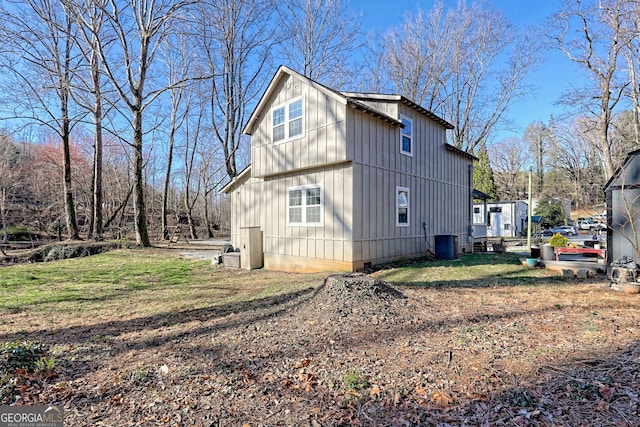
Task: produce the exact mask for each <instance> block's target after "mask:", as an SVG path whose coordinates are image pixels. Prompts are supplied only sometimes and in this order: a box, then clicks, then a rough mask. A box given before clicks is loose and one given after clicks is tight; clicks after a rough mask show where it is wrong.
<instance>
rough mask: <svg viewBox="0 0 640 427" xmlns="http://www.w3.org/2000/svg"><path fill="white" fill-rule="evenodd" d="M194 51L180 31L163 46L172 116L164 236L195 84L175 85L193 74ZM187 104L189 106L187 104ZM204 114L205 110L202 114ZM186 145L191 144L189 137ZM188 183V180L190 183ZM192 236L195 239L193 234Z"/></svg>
mask: <svg viewBox="0 0 640 427" xmlns="http://www.w3.org/2000/svg"><path fill="white" fill-rule="evenodd" d="M193 53H194V51H193V49H192V47H191V45H190V40H189V38H187V37H186V33H182V34H177V35H176V36H175V37H172V38H170V39H168V40H167V41H166V42H165V48H164V49H163V57H164V61H165V63H166V65H167V76H168V82H167V83H168V85H169V87H170V88H171V89H170V90H169V95H170V99H171V117H170V119H169V145H168V147H167V157H166V168H165V176H164V183H163V188H162V212H161V217H162V218H161V220H162V230H163V231H162V233H163V237H164V238H165V239H168V238H169V230H168V225H169V224H168V217H169V190H170V187H171V175H172V167H173V155H174V150H175V145H176V137H177V133H178V131H179V130H180V128H181V127H182V125H183V124H184V123H185V120H186V118H187V115H188V114H189V110H190V106H189V105H188V102H189V99H186V98H190V97H191V96H192V95H191V93H190V92H189V91H193V90H194V88H193V87H186V86H185V85H179V84H176V83H178V82H181V81H185V80H186V79H188V78H189V77H190V76H191V75H192V74H191V73H192V64H195V63H196V62H197V59H196V58H195V57H194V55H193ZM185 103H187V105H185ZM200 114H202V112H201V113H200ZM185 143H186V144H188V143H189V141H188V140H187V141H186V142H185ZM187 185H188V183H187ZM191 237H192V238H195V237H194V236H193V235H192V236H191Z"/></svg>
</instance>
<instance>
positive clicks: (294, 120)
mask: <svg viewBox="0 0 640 427" xmlns="http://www.w3.org/2000/svg"><path fill="white" fill-rule="evenodd" d="M272 119H273V129H272V133H271V135H272V136H271V141H272V142H283V141H286V140H288V139H291V138H295V137H297V136H301V135H302V134H303V132H304V98H297V99H294V100H293V101H291V102H288V103H286V104H284V105H281V106H279V107H276V108H274V109H273V110H272Z"/></svg>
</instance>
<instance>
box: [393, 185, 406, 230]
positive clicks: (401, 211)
mask: <svg viewBox="0 0 640 427" xmlns="http://www.w3.org/2000/svg"><path fill="white" fill-rule="evenodd" d="M396 226H398V227H408V226H409V189H408V188H406V187H396Z"/></svg>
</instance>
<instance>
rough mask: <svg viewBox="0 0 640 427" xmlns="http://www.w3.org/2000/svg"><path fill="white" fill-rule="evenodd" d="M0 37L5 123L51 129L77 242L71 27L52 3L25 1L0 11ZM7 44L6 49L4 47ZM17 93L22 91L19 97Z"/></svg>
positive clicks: (73, 32) (68, 222)
mask: <svg viewBox="0 0 640 427" xmlns="http://www.w3.org/2000/svg"><path fill="white" fill-rule="evenodd" d="M0 20H1V21H2V22H3V25H2V31H3V34H2V38H4V39H5V42H6V43H7V52H8V55H9V57H7V58H5V59H6V60H5V61H2V63H1V64H0V69H1V70H2V72H3V73H5V74H6V75H7V76H10V77H11V78H12V79H10V80H9V81H5V83H8V84H10V85H11V89H10V90H8V91H7V92H8V93H10V94H11V95H10V98H11V100H10V101H7V100H6V99H5V100H3V101H4V102H7V103H8V105H9V106H10V107H9V108H7V109H5V111H11V112H10V113H9V114H8V115H6V116H5V117H4V118H5V119H18V120H21V121H27V122H28V123H29V124H34V123H37V124H39V125H43V126H46V127H48V128H49V129H51V130H53V131H55V133H56V134H57V135H58V137H59V138H60V141H61V146H62V153H63V166H62V169H63V171H62V176H63V179H62V181H63V193H64V196H63V197H64V210H65V220H66V226H67V233H68V237H69V239H78V238H79V234H78V225H77V219H76V208H75V202H74V189H73V185H72V179H71V168H72V165H71V154H70V138H71V130H72V128H73V126H74V124H75V123H77V117H74V116H73V113H72V111H71V108H72V102H71V89H72V80H73V79H74V75H75V73H76V72H77V70H78V59H77V52H75V51H74V47H75V37H76V28H75V25H74V22H73V20H72V19H71V17H70V16H69V15H68V14H67V13H66V12H65V10H64V8H63V7H62V5H61V4H60V3H59V2H58V1H57V0H24V1H21V2H15V3H13V4H12V7H11V9H2V10H0ZM9 46H10V47H9ZM20 92H21V93H20Z"/></svg>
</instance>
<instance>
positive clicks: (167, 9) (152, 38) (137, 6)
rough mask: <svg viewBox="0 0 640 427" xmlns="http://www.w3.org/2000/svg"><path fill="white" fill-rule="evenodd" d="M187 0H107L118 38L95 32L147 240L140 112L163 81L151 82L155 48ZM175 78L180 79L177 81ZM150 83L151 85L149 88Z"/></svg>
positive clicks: (139, 226)
mask: <svg viewBox="0 0 640 427" xmlns="http://www.w3.org/2000/svg"><path fill="white" fill-rule="evenodd" d="M191 3H193V2H192V1H191V0H179V1H171V0H160V1H153V0H131V1H129V2H127V3H123V2H120V1H118V0H108V2H107V4H106V7H105V8H104V9H103V12H104V14H105V18H106V19H105V27H107V28H108V31H109V32H110V33H111V34H112V35H113V37H115V39H116V40H117V42H118V43H117V49H116V48H114V49H109V48H108V46H107V43H108V41H109V37H105V36H104V35H103V34H100V35H99V37H98V40H97V41H98V43H97V45H98V50H99V52H100V58H101V60H102V62H103V65H104V69H105V72H106V75H107V76H108V77H109V79H110V81H111V82H112V84H113V85H114V87H115V89H116V91H117V93H118V94H119V96H120V98H121V100H122V101H123V103H124V104H125V105H126V108H127V109H128V110H129V112H130V114H131V116H132V117H131V126H132V133H133V135H132V141H131V143H130V146H131V148H132V150H133V176H134V185H133V206H134V225H135V231H136V241H137V243H138V244H139V245H141V246H150V245H151V243H150V241H149V232H148V228H147V217H146V207H145V199H144V132H145V127H144V120H143V119H144V113H145V111H146V110H147V109H148V107H149V106H150V105H151V104H152V103H153V101H155V100H156V99H157V97H158V96H160V95H161V94H162V93H163V92H165V91H166V90H167V89H168V87H167V86H162V85H157V86H155V87H153V86H152V83H153V81H152V79H151V77H152V76H151V74H150V73H151V72H152V71H153V66H154V64H155V62H156V53H157V50H158V48H159V47H160V46H161V44H162V42H163V41H164V40H165V39H166V38H167V37H168V35H169V34H170V33H171V31H172V25H173V24H174V23H175V21H176V20H177V19H178V18H179V17H180V13H181V12H182V11H183V10H184V9H185V8H186V7H187V6H188V5H190V4H191ZM177 84H179V83H177ZM150 87H151V88H150Z"/></svg>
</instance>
